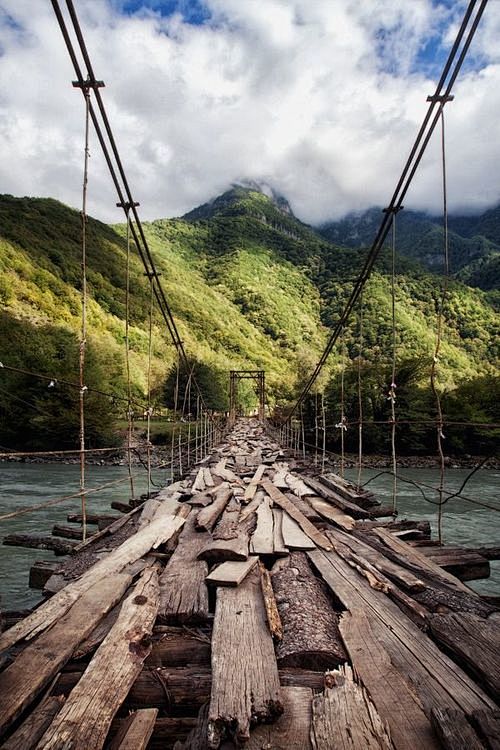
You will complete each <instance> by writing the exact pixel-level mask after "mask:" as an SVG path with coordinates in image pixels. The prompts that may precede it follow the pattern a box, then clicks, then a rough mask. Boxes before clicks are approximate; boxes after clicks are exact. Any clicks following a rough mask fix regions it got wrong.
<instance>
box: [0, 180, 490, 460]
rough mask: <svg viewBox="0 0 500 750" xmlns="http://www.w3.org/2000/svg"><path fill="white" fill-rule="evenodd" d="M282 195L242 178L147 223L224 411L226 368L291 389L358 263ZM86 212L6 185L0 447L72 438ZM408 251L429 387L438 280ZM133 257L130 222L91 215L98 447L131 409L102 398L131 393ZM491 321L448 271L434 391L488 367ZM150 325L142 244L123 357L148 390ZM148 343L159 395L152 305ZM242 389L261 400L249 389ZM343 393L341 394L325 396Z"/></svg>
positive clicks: (138, 386)
mask: <svg viewBox="0 0 500 750" xmlns="http://www.w3.org/2000/svg"><path fill="white" fill-rule="evenodd" d="M285 203H286V200H285V199H280V198H279V196H273V195H271V197H269V196H268V195H265V194H264V193H263V192H261V190H257V189H255V188H253V187H248V186H241V185H238V186H234V187H233V188H232V189H231V190H229V191H227V192H226V193H224V194H223V195H222V196H219V197H218V198H216V199H215V200H213V201H212V202H210V203H208V204H206V205H204V206H201V207H200V208H198V209H195V210H194V211H191V212H190V213H189V214H187V215H186V216H185V217H182V218H179V219H162V220H158V221H154V222H150V223H145V224H144V229H145V232H146V234H147V236H148V239H149V242H150V247H151V251H152V253H153V255H154V257H155V260H156V263H157V266H158V270H159V271H160V273H161V280H162V285H163V287H164V289H165V292H166V295H167V297H168V300H169V303H170V306H171V309H172V311H173V314H174V316H175V318H176V320H177V323H178V327H179V331H180V335H181V337H182V339H183V341H184V345H185V348H186V351H187V352H188V356H189V357H190V358H191V359H192V361H193V362H196V363H198V364H199V365H202V366H203V367H204V368H205V369H206V370H207V371H208V372H209V373H211V375H210V376H209V380H210V382H211V384H212V385H213V386H214V387H215V391H216V393H215V396H214V400H213V404H212V405H213V406H214V407H216V408H219V409H221V408H225V405H226V404H227V401H226V395H225V386H226V381H227V378H228V370H230V369H264V370H265V371H266V382H267V386H268V398H269V402H270V403H271V404H275V403H280V404H286V403H290V402H291V401H292V400H293V398H294V396H295V394H296V393H297V389H298V387H300V384H301V383H303V382H304V380H305V378H306V377H307V376H308V374H309V373H310V372H311V370H312V368H313V366H314V364H315V363H316V361H317V360H318V358H319V356H320V353H321V351H322V350H323V347H324V345H325V342H326V340H327V336H328V329H329V328H330V327H331V326H332V325H334V324H335V323H336V321H337V320H338V315H339V312H340V310H341V309H342V307H343V305H344V304H345V301H346V299H347V297H348V295H349V294H350V290H351V289H352V281H353V280H354V279H355V278H356V276H357V274H358V273H359V270H360V268H361V267H362V264H363V260H364V251H363V250H362V249H360V248H359V247H352V246H351V247H345V246H344V247H342V246H340V244H333V243H332V242H331V241H329V240H328V239H326V238H325V237H324V236H322V235H320V234H319V233H318V232H317V231H316V230H314V229H313V228H311V227H309V226H308V225H306V224H304V223H302V222H300V221H299V220H298V219H297V218H295V217H294V216H293V215H292V214H291V212H290V211H288V210H287V207H286V205H285ZM80 224H81V220H80V215H79V212H77V211H75V210H72V209H70V208H68V207H67V206H64V205H63V204H61V203H59V202H57V201H54V200H52V199H40V198H37V199H35V198H14V197H12V196H5V195H4V196H0V303H1V304H2V313H1V315H0V361H1V362H2V363H3V364H4V365H7V366H9V367H11V368H17V371H16V372H14V371H12V370H7V368H5V367H4V368H0V389H1V393H2V400H1V401H0V443H1V444H2V445H4V446H26V445H28V446H32V445H40V444H42V447H44V448H48V447H50V446H52V445H57V446H58V447H61V441H62V436H63V435H66V438H65V439H66V440H67V444H68V445H71V446H74V444H75V442H76V437H75V435H77V426H76V428H75V423H74V414H73V412H74V406H75V399H76V398H77V394H76V391H75V390H74V389H73V390H71V388H70V387H69V386H68V387H67V386H65V385H64V384H63V383H62V381H63V380H67V381H71V382H75V381H76V380H77V373H78V335H79V328H80V304H81V303H80V292H79V288H80V255H81V249H80V232H81V228H80ZM471 231H472V230H471ZM352 244H353V243H352V242H351V245H352ZM410 255H411V254H410V253H408V256H404V255H399V256H398V258H397V265H396V310H397V342H398V352H397V356H398V363H400V364H401V367H406V368H407V370H408V367H410V370H411V373H412V378H413V380H414V382H415V384H416V386H415V387H418V388H424V384H425V382H426V379H428V363H429V362H430V360H431V358H432V354H433V350H434V345H435V335H436V333H435V332H436V306H437V304H438V300H439V298H440V296H441V287H442V281H441V278H440V277H439V276H438V275H436V274H434V273H432V272H431V271H429V270H427V269H426V268H425V267H424V266H423V265H422V264H421V263H420V262H419V261H418V260H415V257H413V256H412V257H409V256H410ZM125 258H126V245H125V228H124V226H123V225H117V226H108V225H106V224H103V223H101V222H98V221H95V220H93V219H89V222H88V258H87V262H88V290H89V298H90V299H89V305H88V336H87V340H88V343H87V363H88V372H87V382H88V384H89V386H92V388H91V389H90V390H89V395H88V399H89V403H92V409H91V410H90V411H91V414H92V415H93V417H94V422H93V423H91V425H90V427H89V432H88V434H89V439H90V440H91V441H92V444H93V445H96V444H102V443H103V442H107V441H108V440H109V439H110V435H109V430H108V431H106V427H107V426H109V425H110V424H111V423H112V420H113V419H114V418H115V417H117V416H120V415H123V412H124V408H125V407H124V406H123V403H122V402H120V401H116V400H112V399H110V398H109V397H107V396H103V395H102V393H108V392H109V393H111V392H112V393H117V394H118V396H121V397H122V398H124V397H125V396H126V390H127V387H126V379H125V372H126V367H125V357H124V336H125V287H126V280H125ZM390 265H391V264H390V259H389V257H388V254H387V253H385V252H383V253H382V255H381V258H380V260H379V262H378V263H377V266H376V269H375V271H374V272H373V274H372V277H371V279H370V281H369V282H368V284H367V285H366V287H365V292H364V312H363V315H364V336H363V341H364V345H363V361H364V363H365V366H366V367H370V368H372V371H373V373H376V378H378V380H379V381H380V384H379V385H377V386H376V388H377V389H378V390H377V393H378V398H379V399H381V402H382V403H383V404H385V403H386V398H385V395H386V394H385V392H384V389H385V388H386V386H385V385H384V379H385V377H386V370H387V366H388V364H389V363H390V352H391V341H392V327H391V282H390V274H389V271H390ZM477 272H478V273H479V272H480V269H478V271H477ZM497 326H498V323H497V316H496V314H495V310H494V308H493V306H492V304H491V301H490V299H489V297H488V295H487V294H485V293H484V292H483V291H481V290H480V289H473V288H470V287H469V286H467V285H466V284H463V283H460V282H458V281H452V282H451V283H450V288H449V290H448V294H447V300H446V308H445V320H444V324H443V343H442V347H441V356H440V367H439V386H440V388H442V389H445V390H447V391H449V392H450V393H451V392H453V390H454V389H457V388H458V389H459V388H460V387H461V385H462V384H463V383H472V382H474V379H475V378H478V377H479V378H489V377H490V376H491V375H492V374H493V373H494V371H495V366H496V362H497V358H498V341H499V337H498V329H497ZM148 328H149V290H148V287H147V281H146V279H145V278H144V275H143V268H142V266H141V264H140V262H139V259H138V258H136V257H135V255H134V254H133V256H132V259H131V301H130V332H129V338H130V347H131V353H130V370H131V380H132V391H133V396H134V398H135V399H137V400H141V401H143V400H144V397H145V393H146V373H147V361H148ZM344 347H345V354H346V355H347V360H346V361H347V363H348V366H350V364H349V363H350V362H353V363H354V362H355V359H356V357H358V355H359V325H358V311H356V312H355V313H354V315H353V321H352V324H351V325H350V326H349V327H348V328H347V329H346V331H345V336H344ZM152 350H153V359H152V384H153V391H154V400H155V402H156V403H158V404H161V403H164V402H165V388H166V386H165V384H166V382H167V380H168V378H169V374H171V373H172V371H173V370H174V371H175V366H176V355H175V351H174V350H173V347H172V346H171V344H170V342H169V339H168V336H167V334H166V331H165V330H164V326H163V324H162V321H161V319H160V317H159V315H158V313H157V312H154V314H153V346H152ZM340 361H341V357H340V352H339V347H337V349H336V351H335V352H334V353H333V354H332V356H331V357H330V359H329V361H328V365H327V368H326V370H325V373H324V375H323V379H322V383H323V385H325V384H327V383H330V385H331V384H333V385H331V387H332V388H333V387H334V384H335V382H337V375H338V372H339V363H340ZM411 362H413V363H418V365H417V364H415V365H408V364H407V363H411ZM405 363H406V364H405ZM398 366H399V364H398ZM20 371H29V372H37V373H42V374H45V375H47V376H48V377H50V378H51V379H54V380H57V387H54V388H50V389H49V388H48V387H47V383H46V381H40V380H38V379H36V378H33V377H32V376H30V375H29V374H26V373H23V372H20ZM370 377H371V376H370ZM377 382H378V381H377ZM329 387H330V386H329ZM374 387H375V386H374ZM425 387H426V388H427V386H425ZM97 391H99V392H101V394H100V393H98V392H97ZM332 393H333V391H332ZM247 397H248V398H249V399H250V398H253V396H252V394H251V393H248V394H247V395H246V398H247ZM336 398H337V397H336V396H334V395H332V399H333V400H332V406H331V408H332V409H336V408H337V407H336V403H337V402H336V401H335V399H336ZM91 399H92V401H91ZM372 401H373V398H372ZM54 404H57V417H54ZM329 408H330V407H329ZM426 408H427V407H426ZM486 419H487V414H486V412H485V416H484V420H486ZM330 421H334V417H333V416H332V418H331V419H330ZM497 421H498V420H497ZM63 422H64V424H63ZM75 429H76V432H75Z"/></svg>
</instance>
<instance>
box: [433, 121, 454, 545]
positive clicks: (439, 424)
mask: <svg viewBox="0 0 500 750" xmlns="http://www.w3.org/2000/svg"><path fill="white" fill-rule="evenodd" d="M441 167H442V181H443V182H442V185H443V254H444V280H443V286H442V292H441V299H440V302H439V306H438V314H437V331H436V346H435V349H434V357H433V358H432V364H431V373H430V376H431V390H432V393H433V394H434V399H435V402H436V442H437V451H438V456H439V487H438V496H439V505H438V541H439V544H442V543H443V504H444V503H443V492H444V482H445V456H444V450H443V440H444V434H443V427H444V420H443V410H442V405H441V397H440V395H439V391H438V388H437V385H436V379H437V367H438V362H439V353H440V350H441V343H442V335H443V315H444V305H445V302H446V296H447V292H448V282H449V270H450V269H449V252H448V206H447V190H446V147H445V127H444V111H443V110H441Z"/></svg>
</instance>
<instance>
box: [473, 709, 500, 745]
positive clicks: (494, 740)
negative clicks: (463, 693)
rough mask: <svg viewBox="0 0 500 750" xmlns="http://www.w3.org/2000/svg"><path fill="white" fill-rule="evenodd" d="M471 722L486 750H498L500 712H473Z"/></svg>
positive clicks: (499, 743)
mask: <svg viewBox="0 0 500 750" xmlns="http://www.w3.org/2000/svg"><path fill="white" fill-rule="evenodd" d="M471 722H472V724H473V726H474V728H475V729H476V730H477V733H478V734H479V736H480V737H481V739H482V740H483V743H484V744H485V745H486V747H487V748H488V750H500V710H496V711H473V712H472V714H471Z"/></svg>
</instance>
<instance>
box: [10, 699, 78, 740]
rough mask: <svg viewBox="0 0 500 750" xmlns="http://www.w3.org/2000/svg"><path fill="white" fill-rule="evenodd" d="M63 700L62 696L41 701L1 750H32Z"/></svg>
mask: <svg viewBox="0 0 500 750" xmlns="http://www.w3.org/2000/svg"><path fill="white" fill-rule="evenodd" d="M65 700H66V699H65V697H64V695H56V696H53V697H51V698H46V699H45V700H43V701H42V702H41V703H40V704H39V705H38V706H37V707H36V708H35V709H34V710H33V711H32V712H31V713H30V715H29V716H28V717H27V718H26V719H25V720H24V721H23V723H22V724H21V726H20V727H19V728H18V729H16V731H15V732H14V734H12V735H11V736H10V737H9V739H8V740H7V741H6V742H4V743H3V745H2V746H1V750H33V748H34V747H36V745H37V743H38V740H39V739H40V737H42V735H43V733H44V732H45V730H46V729H47V727H48V726H49V725H50V723H51V721H52V719H53V718H54V716H55V715H56V714H57V712H58V711H60V709H61V707H62V705H63V703H64V701H65Z"/></svg>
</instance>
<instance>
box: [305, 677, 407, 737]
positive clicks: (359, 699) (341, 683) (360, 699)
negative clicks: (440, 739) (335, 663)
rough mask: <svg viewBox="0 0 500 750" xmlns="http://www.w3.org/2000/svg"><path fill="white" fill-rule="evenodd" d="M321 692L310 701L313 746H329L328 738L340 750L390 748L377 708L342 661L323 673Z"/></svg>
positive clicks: (387, 735)
mask: <svg viewBox="0 0 500 750" xmlns="http://www.w3.org/2000/svg"><path fill="white" fill-rule="evenodd" d="M326 683H327V687H325V691H324V693H320V694H319V695H315V696H314V698H313V701H312V714H313V716H312V731H311V740H312V746H313V748H314V750H331V748H332V738H333V737H335V745H336V747H339V748H342V749H343V750H361V748H363V750H393V748H394V745H393V744H392V742H391V738H390V735H389V733H388V732H387V730H386V728H385V726H384V724H383V722H382V720H381V718H380V716H379V714H378V713H377V709H376V708H375V706H374V705H373V703H372V701H371V700H370V696H369V695H368V693H367V692H366V690H365V689H364V687H363V686H361V685H358V684H357V682H355V681H354V676H353V672H352V669H351V667H350V666H349V665H348V664H345V665H343V666H341V667H339V669H338V670H335V671H333V672H328V673H327V675H326Z"/></svg>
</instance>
